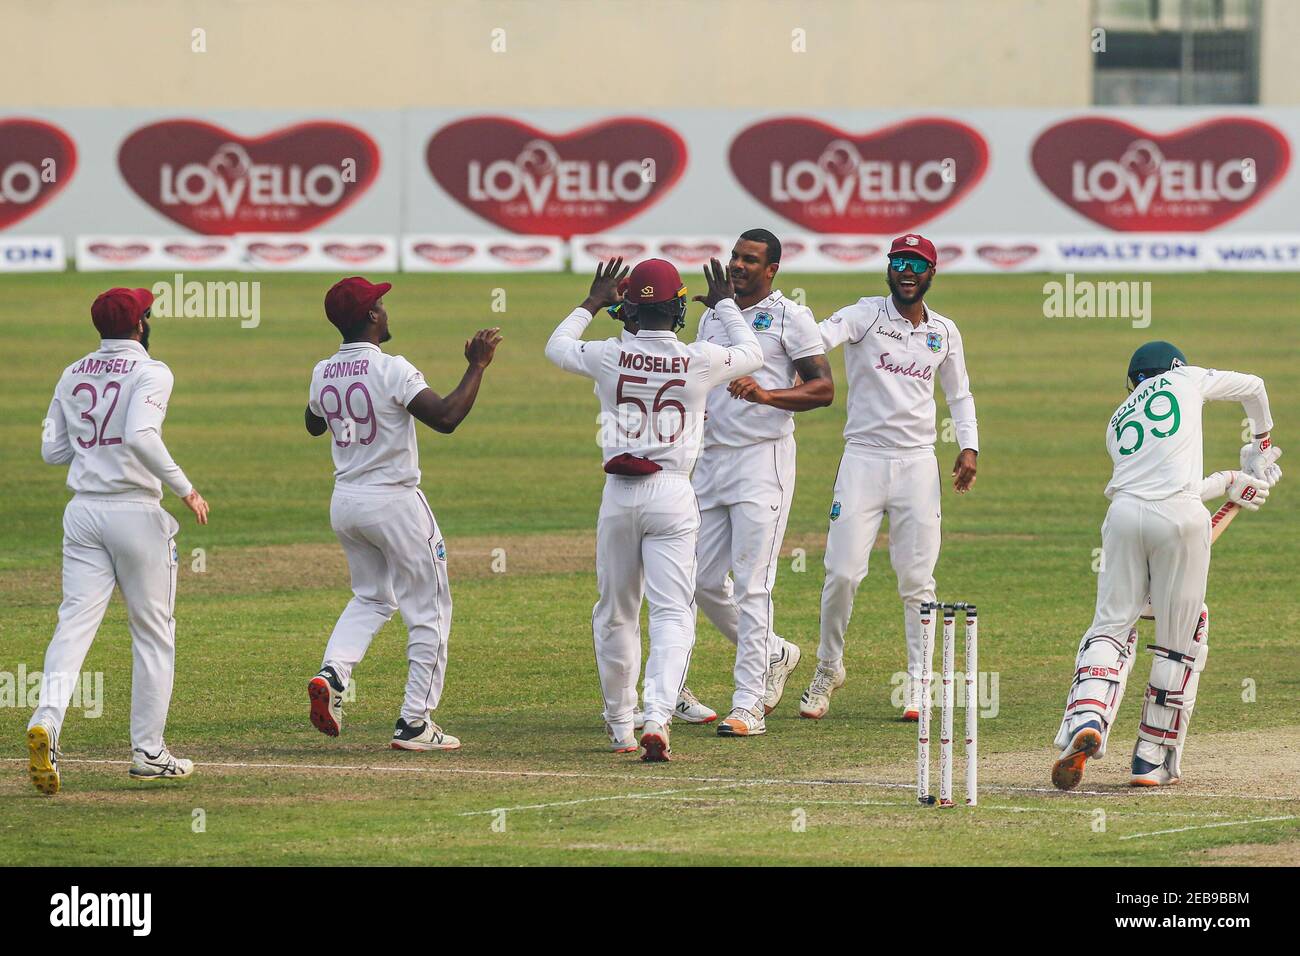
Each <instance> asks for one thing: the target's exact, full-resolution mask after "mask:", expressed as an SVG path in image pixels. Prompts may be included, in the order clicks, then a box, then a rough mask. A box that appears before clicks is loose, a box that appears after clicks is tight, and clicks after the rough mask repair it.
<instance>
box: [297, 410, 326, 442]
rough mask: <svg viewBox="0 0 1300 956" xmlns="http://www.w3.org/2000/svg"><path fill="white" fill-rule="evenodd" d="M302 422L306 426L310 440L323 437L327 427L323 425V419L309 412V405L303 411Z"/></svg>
mask: <svg viewBox="0 0 1300 956" xmlns="http://www.w3.org/2000/svg"><path fill="white" fill-rule="evenodd" d="M303 422H304V424H306V426H307V434H308V435H310V436H311V437H312V438H319V437H320V436H321V435H324V434H325V429H326V428H328V427H329V426H328V425H326V424H325V419H323V418H321V417H320V416H319V415H317V414H316V413H315V412H313V411H312V410H311V406H310V405H308V406H307V407H306V408H305V409H303Z"/></svg>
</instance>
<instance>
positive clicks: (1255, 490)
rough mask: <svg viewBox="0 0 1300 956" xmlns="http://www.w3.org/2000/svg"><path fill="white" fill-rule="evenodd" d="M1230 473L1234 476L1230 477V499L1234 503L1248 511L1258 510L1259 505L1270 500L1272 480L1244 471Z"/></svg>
mask: <svg viewBox="0 0 1300 956" xmlns="http://www.w3.org/2000/svg"><path fill="white" fill-rule="evenodd" d="M1228 474H1229V475H1231V476H1232V477H1231V478H1229V479H1228V489H1227V490H1228V500H1229V501H1231V502H1232V503H1233V504H1236V505H1240V506H1241V507H1243V508H1245V509H1246V510H1247V511H1258V510H1259V506H1260V505H1262V504H1263V503H1264V502H1265V501H1267V500H1268V489H1269V487H1270V482H1268V481H1266V480H1265V479H1263V478H1256V477H1255V476H1254V475H1248V474H1246V473H1245V472H1244V471H1232V472H1229V473H1228Z"/></svg>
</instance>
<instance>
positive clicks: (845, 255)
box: [817, 242, 885, 262]
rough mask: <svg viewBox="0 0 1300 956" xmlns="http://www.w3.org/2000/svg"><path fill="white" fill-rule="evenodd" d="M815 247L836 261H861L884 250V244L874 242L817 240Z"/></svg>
mask: <svg viewBox="0 0 1300 956" xmlns="http://www.w3.org/2000/svg"><path fill="white" fill-rule="evenodd" d="M817 248H818V249H819V250H820V251H821V253H822V255H825V256H830V257H831V258H832V259H834V260H836V261H837V262H861V261H862V260H863V259H868V258H870V257H872V256H878V255H880V254H881V253H882V252H884V251H885V247H884V246H882V245H878V244H877V243H874V242H819V243H818V244H817Z"/></svg>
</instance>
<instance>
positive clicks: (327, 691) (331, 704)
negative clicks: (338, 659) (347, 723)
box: [307, 665, 343, 737]
mask: <svg viewBox="0 0 1300 956" xmlns="http://www.w3.org/2000/svg"><path fill="white" fill-rule="evenodd" d="M307 697H308V698H309V699H310V700H311V723H312V726H313V727H315V728H316V729H317V730H319V731H320V732H321V733H322V734H325V736H327V737H337V736H338V735H339V732H340V731H341V730H342V729H343V682H342V681H341V680H339V675H338V674H336V673H335V672H334V668H332V667H330V666H328V665H326V666H325V667H322V668H321V670H320V673H319V674H317V675H316V676H315V677H313V678H312V679H311V680H310V681H308V682H307Z"/></svg>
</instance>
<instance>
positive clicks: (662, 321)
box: [546, 259, 763, 761]
mask: <svg viewBox="0 0 1300 956" xmlns="http://www.w3.org/2000/svg"><path fill="white" fill-rule="evenodd" d="M705 276H706V278H707V280H708V288H709V291H708V294H707V295H706V296H697V297H696V298H697V299H698V300H699V301H702V302H704V304H705V305H706V306H707V307H709V308H711V309H713V310H714V311H715V312H716V313H717V314H718V315H719V317H720V318H721V320H722V321H723V322H725V324H726V328H727V334H728V336H729V340H730V342H731V343H732V345H731V347H730V348H724V347H722V346H720V345H714V344H713V343H711V342H696V343H694V344H692V345H684V344H682V343H681V342H679V341H678V340H677V331H678V330H679V329H681V328H682V327H683V326H684V325H685V324H686V287H685V286H684V285H683V284H682V280H681V277H680V276H679V275H678V274H677V269H676V267H674V266H673V265H672V263H670V262H666V261H665V260H663V259H647V260H646V261H644V262H642V263H640V264H638V265H637V267H636V268H635V269H633V270H632V271H631V274H630V275H629V274H628V273H627V270H626V269H624V268H623V260H622V259H614V260H612V261H611V262H609V263H606V264H603V265H601V266H598V267H597V269H596V276H595V279H594V280H593V282H592V284H591V290H590V292H589V294H588V295H587V298H586V299H584V300H583V302H582V304H581V305H580V306H578V307H577V308H576V309H574V310H573V312H571V313H570V314H569V316H568V317H567V318H566V319H565V320H564V321H563V322H561V323H560V325H559V326H558V327H557V328H556V330H555V331H554V332H553V333H552V334H551V339H550V341H549V342H547V344H546V357H547V358H548V359H550V360H551V361H552V362H554V363H555V364H556V365H558V366H559V367H560V368H562V369H564V370H565V371H567V372H573V373H575V374H578V375H585V376H586V377H587V378H591V379H595V380H596V391H597V395H598V396H599V398H600V406H601V421H602V422H603V425H604V427H603V429H602V435H601V445H602V456H603V458H604V461H605V466H604V470H605V474H606V475H607V476H608V477H606V479H605V491H604V495H603V497H602V499H601V505H600V515H599V517H598V518H597V521H596V584H597V588H598V589H599V591H600V598H599V600H598V601H597V602H596V606H595V608H594V610H593V611H592V632H593V638H594V641H595V648H596V665H597V669H598V672H599V676H600V687H601V694H602V696H603V697H604V698H605V725H606V733H607V734H608V735H609V741H610V749H611V750H613V751H615V752H616V753H626V752H631V751H632V750H635V749H636V746H637V744H636V739H635V737H634V736H633V709H634V708H635V706H636V681H637V676H638V675H639V673H640V671H641V642H640V638H639V635H638V633H637V620H638V616H639V614H640V611H641V597H642V588H643V581H644V593H645V597H646V598H647V599H648V600H649V602H650V659H649V661H648V662H647V664H646V669H645V724H644V727H643V730H642V733H641V740H640V746H641V750H642V754H641V759H642V760H649V761H659V760H668V759H669V758H670V755H671V747H670V744H669V736H668V725H669V722H670V720H671V718H672V715H673V708H674V706H675V704H676V702H677V695H678V693H679V691H680V690H681V688H682V686H683V684H684V682H685V680H686V671H687V666H688V664H689V663H690V655H691V649H692V648H693V647H694V645H695V607H694V600H693V595H694V592H695V547H696V535H697V532H698V531H699V527H700V516H699V510H698V508H697V507H696V504H695V492H694V491H693V490H692V488H691V482H690V471H691V465H692V464H694V461H695V459H696V458H697V457H698V456H699V449H700V439H701V426H702V424H703V417H704V408H705V402H706V401H707V398H708V394H709V390H710V389H712V388H714V387H715V386H717V385H720V384H722V383H724V382H728V381H730V380H731V379H733V378H736V377H737V376H740V375H748V374H749V373H751V372H754V371H756V370H757V369H758V368H760V367H761V366H762V364H763V354H762V350H761V349H760V347H759V344H758V341H757V340H756V339H755V338H754V333H753V332H751V331H750V330H749V326H748V325H747V323H746V322H745V318H744V316H743V315H741V313H740V310H739V309H738V308H737V307H736V303H735V301H734V299H733V297H732V296H733V290H732V288H731V284H730V282H729V280H728V278H727V274H726V272H725V271H724V270H723V268H722V265H721V263H719V262H718V261H717V260H716V259H714V260H713V261H712V263H711V264H710V268H709V269H706V270H705ZM624 279H626V282H623V280H624ZM620 302H621V311H622V313H623V315H624V317H625V318H627V319H631V320H635V321H636V323H637V332H636V335H635V336H633V337H630V338H627V337H624V338H610V339H603V340H597V341H589V342H587V341H583V340H582V337H581V336H582V333H583V332H584V331H585V330H586V328H587V326H588V325H589V324H590V323H591V319H592V316H593V315H594V314H595V313H596V312H598V311H600V310H601V309H603V308H607V307H610V306H614V305H616V304H618V303H620Z"/></svg>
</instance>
